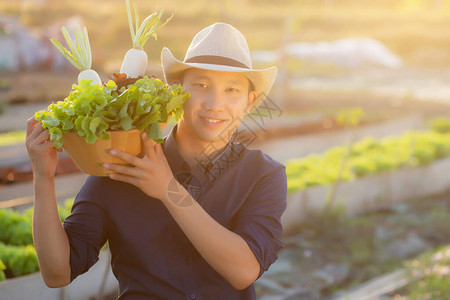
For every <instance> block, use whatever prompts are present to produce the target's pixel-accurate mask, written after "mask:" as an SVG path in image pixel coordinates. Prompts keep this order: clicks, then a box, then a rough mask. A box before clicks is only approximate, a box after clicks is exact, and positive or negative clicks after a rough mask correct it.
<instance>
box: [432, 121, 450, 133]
mask: <svg viewBox="0 0 450 300" xmlns="http://www.w3.org/2000/svg"><path fill="white" fill-rule="evenodd" d="M430 128H431V129H432V130H434V131H437V132H439V133H450V119H449V118H444V117H440V118H435V119H433V120H431V121H430Z"/></svg>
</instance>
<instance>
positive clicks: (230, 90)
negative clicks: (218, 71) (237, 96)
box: [227, 88, 239, 93]
mask: <svg viewBox="0 0 450 300" xmlns="http://www.w3.org/2000/svg"><path fill="white" fill-rule="evenodd" d="M227 90H228V91H229V92H233V93H235V92H239V90H238V89H236V88H228V89H227Z"/></svg>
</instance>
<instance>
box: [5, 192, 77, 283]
mask: <svg viewBox="0 0 450 300" xmlns="http://www.w3.org/2000/svg"><path fill="white" fill-rule="evenodd" d="M73 201H74V199H73V198H72V199H67V200H66V201H65V202H64V204H63V205H58V212H59V216H60V219H61V222H63V221H64V219H65V218H66V217H67V216H69V215H70V212H71V210H72V205H73ZM32 216H33V208H30V209H28V210H26V211H24V212H23V213H19V212H17V211H14V210H11V209H2V210H0V281H2V279H5V272H6V274H7V275H8V277H10V276H20V275H24V274H29V273H33V272H37V271H38V270H39V265H38V261H37V257H36V251H35V249H34V247H33V245H32V244H33V236H32Z"/></svg>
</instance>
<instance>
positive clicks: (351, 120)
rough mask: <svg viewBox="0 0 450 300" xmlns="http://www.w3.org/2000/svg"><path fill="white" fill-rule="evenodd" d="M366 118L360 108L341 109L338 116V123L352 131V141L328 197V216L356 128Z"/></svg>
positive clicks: (348, 145)
mask: <svg viewBox="0 0 450 300" xmlns="http://www.w3.org/2000/svg"><path fill="white" fill-rule="evenodd" d="M363 116H364V110H363V109H362V108H360V107H356V108H352V109H348V110H346V109H341V110H340V111H339V114H338V116H337V119H336V121H337V123H338V124H339V125H342V126H343V127H344V128H347V129H350V130H351V131H350V139H349V141H348V143H347V147H346V150H345V153H344V155H343V156H342V159H341V161H340V162H339V167H338V170H337V178H336V180H335V181H334V182H333V185H332V186H331V189H330V191H329V193H328V195H327V199H326V204H325V207H324V211H323V212H324V213H325V214H328V213H329V211H330V209H331V207H333V203H334V201H335V199H336V192H337V189H338V186H339V182H340V181H341V177H342V176H343V173H344V169H345V167H346V165H347V164H348V160H349V158H350V155H351V153H352V146H353V142H354V139H355V128H356V127H358V125H359V122H360V120H361V118H362V117H363Z"/></svg>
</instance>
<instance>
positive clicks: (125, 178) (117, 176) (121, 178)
mask: <svg viewBox="0 0 450 300" xmlns="http://www.w3.org/2000/svg"><path fill="white" fill-rule="evenodd" d="M108 176H109V178H111V179H114V180H118V181H122V182H126V183H129V184H132V185H134V186H137V179H136V178H133V177H130V176H127V175H122V174H118V173H111V174H108Z"/></svg>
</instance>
